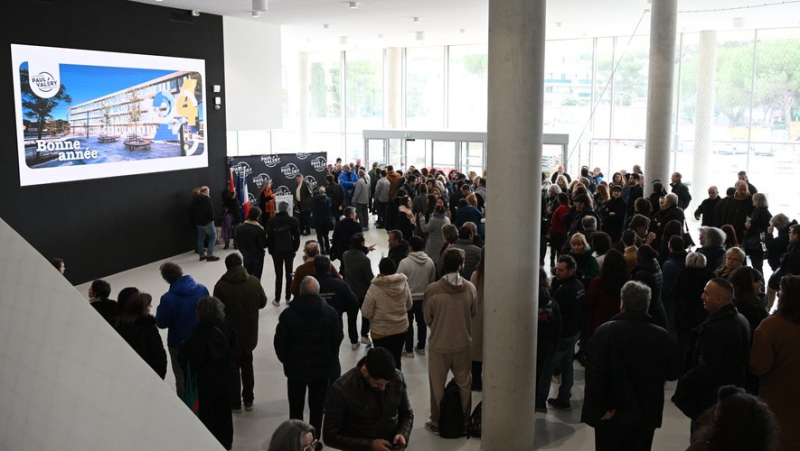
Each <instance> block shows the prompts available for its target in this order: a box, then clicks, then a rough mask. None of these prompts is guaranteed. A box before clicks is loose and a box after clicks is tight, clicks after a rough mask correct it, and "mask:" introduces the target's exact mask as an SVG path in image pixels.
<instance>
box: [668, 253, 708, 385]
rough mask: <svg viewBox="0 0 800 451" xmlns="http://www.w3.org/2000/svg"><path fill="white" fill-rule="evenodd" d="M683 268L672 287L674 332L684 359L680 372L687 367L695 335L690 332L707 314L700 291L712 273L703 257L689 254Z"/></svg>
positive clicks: (697, 254) (698, 254) (701, 291)
mask: <svg viewBox="0 0 800 451" xmlns="http://www.w3.org/2000/svg"><path fill="white" fill-rule="evenodd" d="M685 263H686V267H685V268H684V269H682V270H680V271H679V272H678V275H677V277H676V278H675V283H674V284H673V286H672V298H673V300H674V301H675V302H674V303H675V328H676V329H677V330H676V332H677V336H678V347H679V348H681V353H682V355H683V364H684V366H683V368H682V372H683V371H686V370H688V369H689V367H690V365H691V364H690V362H691V355H692V347H693V344H694V333H693V332H692V329H694V328H695V327H697V326H699V325H700V324H701V323H702V322H703V321H705V319H706V318H708V312H707V311H706V309H705V308H704V307H703V304H704V302H703V299H702V296H703V290H704V289H705V286H706V284H707V283H708V281H709V280H711V279H713V278H714V273H713V272H711V270H709V269H707V268H706V256H705V255H703V254H701V253H699V252H692V253H690V254H688V255H687V256H686V260H685Z"/></svg>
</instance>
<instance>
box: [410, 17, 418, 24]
mask: <svg viewBox="0 0 800 451" xmlns="http://www.w3.org/2000/svg"><path fill="white" fill-rule="evenodd" d="M411 21H412V22H414V23H417V22H419V17H412V18H411Z"/></svg>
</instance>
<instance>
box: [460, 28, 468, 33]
mask: <svg viewBox="0 0 800 451" xmlns="http://www.w3.org/2000/svg"><path fill="white" fill-rule="evenodd" d="M458 32H459V33H461V34H464V33H466V32H467V30H466V29H464V28H462V29H460V30H458Z"/></svg>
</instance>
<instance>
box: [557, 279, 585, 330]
mask: <svg viewBox="0 0 800 451" xmlns="http://www.w3.org/2000/svg"><path fill="white" fill-rule="evenodd" d="M552 291H553V300H555V301H556V303H557V304H558V309H559V311H560V312H561V336H560V337H558V339H559V340H563V339H565V338H570V337H574V336H575V335H577V334H578V332H580V330H581V321H582V318H583V315H584V312H585V311H586V303H585V302H586V301H585V297H586V289H585V288H584V286H583V283H581V281H580V280H579V279H578V278H577V277H575V276H572V277H570V278H569V279H566V280H563V281H562V280H558V279H557V278H554V280H553V286H552Z"/></svg>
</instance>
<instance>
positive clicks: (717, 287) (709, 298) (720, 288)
mask: <svg viewBox="0 0 800 451" xmlns="http://www.w3.org/2000/svg"><path fill="white" fill-rule="evenodd" d="M701 297H702V298H703V307H704V308H705V309H706V310H708V312H709V313H714V312H716V311H717V310H719V309H721V308H722V307H725V306H726V305H728V304H730V303H731V302H733V285H732V284H731V283H730V282H728V281H727V280H726V279H722V278H716V279H711V280H709V281H708V283H707V284H706V286H705V288H703V295H702V296H701Z"/></svg>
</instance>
